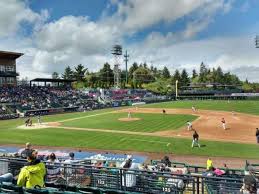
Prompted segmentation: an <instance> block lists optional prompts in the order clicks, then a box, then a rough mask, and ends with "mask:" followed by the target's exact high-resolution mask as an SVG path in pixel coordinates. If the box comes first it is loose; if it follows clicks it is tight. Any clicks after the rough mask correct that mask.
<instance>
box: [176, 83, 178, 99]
mask: <svg viewBox="0 0 259 194" xmlns="http://www.w3.org/2000/svg"><path fill="white" fill-rule="evenodd" d="M177 97H178V80H176V81H175V100H177Z"/></svg>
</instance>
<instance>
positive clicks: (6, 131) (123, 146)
mask: <svg viewBox="0 0 259 194" xmlns="http://www.w3.org/2000/svg"><path fill="white" fill-rule="evenodd" d="M195 102H196V103H195V104H194V105H195V106H197V107H198V108H201V107H202V106H201V107H199V106H200V105H202V104H203V108H204V109H212V108H213V109H216V110H222V109H220V108H223V107H224V106H227V105H228V104H227V102H224V101H217V102H214V101H203V102H197V101H195ZM209 102H210V103H212V104H213V106H209V104H208V103H209ZM235 102H236V101H235ZM237 102H238V103H237V107H240V106H241V105H240V104H242V107H243V109H242V111H243V112H245V107H247V108H248V109H249V108H251V105H252V104H254V106H255V107H257V106H258V105H257V103H255V102H254V101H242V102H240V101H237ZM245 102H247V105H245ZM185 103H186V104H183V101H180V102H179V101H178V102H170V103H161V104H153V105H149V106H151V107H160V108H161V107H164V108H180V107H181V108H190V106H191V105H192V104H193V103H192V101H185ZM230 103H234V101H231V102H230ZM205 104H207V107H206V106H205ZM225 104H227V105H225ZM223 105H224V106H223ZM165 106H166V107H165ZM176 106H177V107H176ZM208 107H210V108H208ZM112 110H113V109H106V110H97V111H91V112H86V113H69V114H60V115H52V116H44V117H43V118H42V119H43V121H44V122H50V121H60V120H64V119H70V118H78V117H82V116H86V115H95V114H100V113H105V112H110V111H112ZM253 110H256V108H255V109H253ZM253 114H258V112H256V111H254V112H253ZM91 119H92V120H97V119H96V118H95V117H92V118H91ZM34 120H35V121H36V118H34ZM78 121H79V120H77V122H78ZM22 124H24V119H16V120H8V121H0V131H1V135H0V144H24V143H25V142H27V141H30V142H32V143H33V144H34V145H42V146H44V145H45V146H63V147H84V148H94V149H101V150H102V149H106V150H127V151H143V152H159V153H174V154H182V155H185V154H189V155H204V156H222V157H238V158H244V159H249V158H256V159H259V152H258V149H259V146H258V145H249V144H238V143H226V142H217V141H203V140H202V139H201V144H202V145H205V147H202V148H201V149H198V148H195V149H192V148H191V139H180V138H167V137H151V136H141V135H127V134H114V133H108V132H90V131H74V130H67V129H56V128H48V129H38V130H21V129H17V128H16V127H17V126H19V125H22ZM168 143H170V145H169V146H167V145H168Z"/></svg>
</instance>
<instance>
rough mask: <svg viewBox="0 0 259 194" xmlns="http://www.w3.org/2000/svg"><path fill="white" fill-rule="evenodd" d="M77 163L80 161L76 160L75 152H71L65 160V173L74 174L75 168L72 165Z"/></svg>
mask: <svg viewBox="0 0 259 194" xmlns="http://www.w3.org/2000/svg"><path fill="white" fill-rule="evenodd" d="M76 163H78V161H77V160H75V154H74V153H73V152H70V153H69V159H67V160H65V161H64V162H63V164H64V167H65V168H64V173H65V174H66V175H72V174H73V171H74V170H73V169H72V168H71V167H72V164H76Z"/></svg>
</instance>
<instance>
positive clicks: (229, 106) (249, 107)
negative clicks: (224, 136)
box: [142, 100, 259, 115]
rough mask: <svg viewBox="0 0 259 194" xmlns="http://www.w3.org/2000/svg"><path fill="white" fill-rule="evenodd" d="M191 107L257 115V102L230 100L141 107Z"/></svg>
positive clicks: (158, 104) (187, 101)
mask: <svg viewBox="0 0 259 194" xmlns="http://www.w3.org/2000/svg"><path fill="white" fill-rule="evenodd" d="M193 105H194V106H195V107H196V108H197V109H205V110H223V111H235V112H241V113H248V114H254V115H259V101H256V100H243V101H240V100H231V101H229V102H228V101H227V100H202V101H198V100H182V101H171V102H164V103H157V104H147V105H144V106H142V107H152V108H188V109H191V107H192V106H193Z"/></svg>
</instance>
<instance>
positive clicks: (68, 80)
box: [30, 78, 76, 86]
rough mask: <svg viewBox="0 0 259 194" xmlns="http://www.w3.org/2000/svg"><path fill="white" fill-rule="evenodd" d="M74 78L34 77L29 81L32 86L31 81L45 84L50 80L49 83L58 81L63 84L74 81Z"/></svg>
mask: <svg viewBox="0 0 259 194" xmlns="http://www.w3.org/2000/svg"><path fill="white" fill-rule="evenodd" d="M74 81H76V80H74V79H52V78H35V79H32V80H31V81H30V86H32V83H33V82H38V83H40V82H42V83H44V85H45V86H46V85H47V82H50V83H57V84H58V85H59V84H60V83H64V84H71V83H72V82H74Z"/></svg>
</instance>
